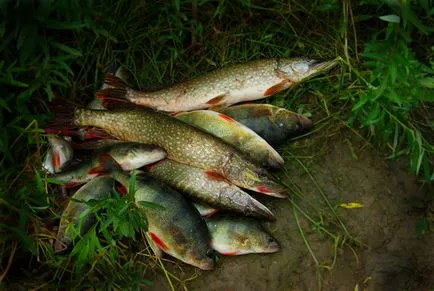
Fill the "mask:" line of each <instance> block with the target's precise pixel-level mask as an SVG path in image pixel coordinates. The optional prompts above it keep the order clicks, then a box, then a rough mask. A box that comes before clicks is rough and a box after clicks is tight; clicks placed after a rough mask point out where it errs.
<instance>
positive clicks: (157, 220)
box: [98, 154, 214, 270]
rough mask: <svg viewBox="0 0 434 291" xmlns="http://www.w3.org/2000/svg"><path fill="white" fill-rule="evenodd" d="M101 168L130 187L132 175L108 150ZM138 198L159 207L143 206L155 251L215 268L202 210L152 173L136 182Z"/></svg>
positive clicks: (202, 267) (139, 205) (150, 239)
mask: <svg viewBox="0 0 434 291" xmlns="http://www.w3.org/2000/svg"><path fill="white" fill-rule="evenodd" d="M98 171H101V173H108V174H109V175H110V176H111V177H113V179H115V180H116V181H118V182H119V183H120V184H122V186H124V187H125V188H126V189H127V191H130V188H129V187H130V176H129V175H128V174H127V173H125V172H124V171H122V169H121V168H120V167H119V165H118V164H117V163H116V161H115V160H114V159H113V158H112V157H110V156H109V155H107V154H105V155H103V156H102V157H100V165H99V168H98ZM134 198H135V201H136V203H137V206H138V207H143V206H141V204H140V202H142V201H144V202H151V203H153V204H156V205H159V206H160V207H158V208H150V207H145V208H143V210H144V212H145V215H146V218H147V220H148V232H147V235H146V236H147V240H148V242H149V244H150V245H151V248H152V249H153V250H154V252H155V253H156V255H160V254H161V251H163V252H165V253H167V254H169V255H171V256H173V257H175V258H177V259H179V260H181V261H183V262H185V263H187V264H190V265H193V266H196V267H198V268H201V269H203V270H212V269H213V268H214V260H213V259H212V258H210V257H208V254H209V251H210V248H209V240H210V239H209V233H208V229H207V227H206V223H205V221H203V219H202V218H201V216H200V214H199V212H198V211H197V210H196V209H195V208H194V207H193V205H192V204H191V203H190V202H189V201H187V200H186V199H185V197H184V196H183V195H182V194H180V193H179V192H177V191H175V190H173V189H172V188H170V187H168V186H166V185H164V184H161V183H159V182H158V181H156V180H154V179H153V178H151V177H146V176H142V177H140V179H136V182H135V194H134Z"/></svg>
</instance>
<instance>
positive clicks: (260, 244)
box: [205, 216, 280, 256]
mask: <svg viewBox="0 0 434 291" xmlns="http://www.w3.org/2000/svg"><path fill="white" fill-rule="evenodd" d="M205 221H206V225H207V226H208V230H209V232H210V235H211V246H212V248H213V249H214V250H216V251H217V252H219V253H220V254H222V255H225V256H236V255H245V254H252V253H275V252H278V251H279V250H280V245H279V243H278V242H277V240H276V239H275V238H274V237H273V236H271V235H270V234H269V233H267V232H266V231H265V229H264V228H263V227H262V226H261V224H260V223H259V222H258V221H256V220H254V219H251V218H246V217H235V216H218V217H212V218H207V219H205Z"/></svg>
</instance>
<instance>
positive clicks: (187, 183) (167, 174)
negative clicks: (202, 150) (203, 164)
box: [146, 159, 274, 219]
mask: <svg viewBox="0 0 434 291" xmlns="http://www.w3.org/2000/svg"><path fill="white" fill-rule="evenodd" d="M146 168H147V172H148V174H149V175H151V176H152V177H154V178H156V179H158V180H160V181H162V182H163V183H166V184H168V185H170V186H172V187H173V188H175V189H177V190H179V191H180V192H182V193H185V194H186V195H187V196H188V197H189V198H190V199H192V200H194V201H197V202H201V203H205V204H207V205H209V206H212V207H215V208H217V209H222V210H228V211H234V212H238V213H242V214H244V215H248V216H255V217H258V218H263V219H264V218H265V219H274V215H273V213H272V212H271V211H270V210H269V209H268V208H267V207H265V206H264V205H262V204H261V203H260V202H259V201H257V200H255V199H254V198H253V197H251V196H250V195H249V194H247V193H246V192H244V191H243V190H241V189H240V188H238V187H237V186H235V185H232V184H230V183H229V181H227V180H226V179H225V178H223V177H222V176H220V175H218V174H216V173H214V172H211V171H206V170H203V169H200V168H196V167H192V166H189V165H185V164H181V163H177V162H175V161H172V160H170V159H165V160H163V161H161V162H159V163H156V164H154V165H150V166H148V167H146Z"/></svg>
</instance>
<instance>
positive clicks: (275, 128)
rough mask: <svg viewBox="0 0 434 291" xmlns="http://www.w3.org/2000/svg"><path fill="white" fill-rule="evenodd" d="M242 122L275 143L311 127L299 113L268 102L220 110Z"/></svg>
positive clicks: (309, 122) (310, 123) (309, 121)
mask: <svg viewBox="0 0 434 291" xmlns="http://www.w3.org/2000/svg"><path fill="white" fill-rule="evenodd" d="M220 112H221V113H224V114H226V115H228V116H230V117H232V118H233V119H235V120H236V121H238V122H239V123H242V124H244V125H245V126H247V127H248V128H250V129H251V130H253V131H254V132H256V133H257V134H258V135H260V136H261V137H262V138H264V139H265V140H266V141H267V142H269V143H270V144H272V145H277V144H280V143H282V142H284V141H285V140H287V139H289V138H291V137H294V136H296V135H299V134H301V133H303V132H304V131H306V130H309V129H310V128H312V121H311V120H310V119H308V118H307V117H304V116H303V115H301V114H297V113H295V112H292V111H289V110H286V109H284V108H280V107H277V106H273V105H269V104H242V105H236V106H231V107H227V108H223V109H221V110H220Z"/></svg>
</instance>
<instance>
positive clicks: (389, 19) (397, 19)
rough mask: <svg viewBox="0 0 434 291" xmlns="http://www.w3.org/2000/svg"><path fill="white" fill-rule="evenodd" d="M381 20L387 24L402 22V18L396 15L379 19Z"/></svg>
mask: <svg viewBox="0 0 434 291" xmlns="http://www.w3.org/2000/svg"><path fill="white" fill-rule="evenodd" d="M378 18H380V19H381V20H384V21H386V22H392V23H400V22H401V18H400V17H399V16H398V15H396V14H389V15H383V16H380V17H378Z"/></svg>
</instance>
